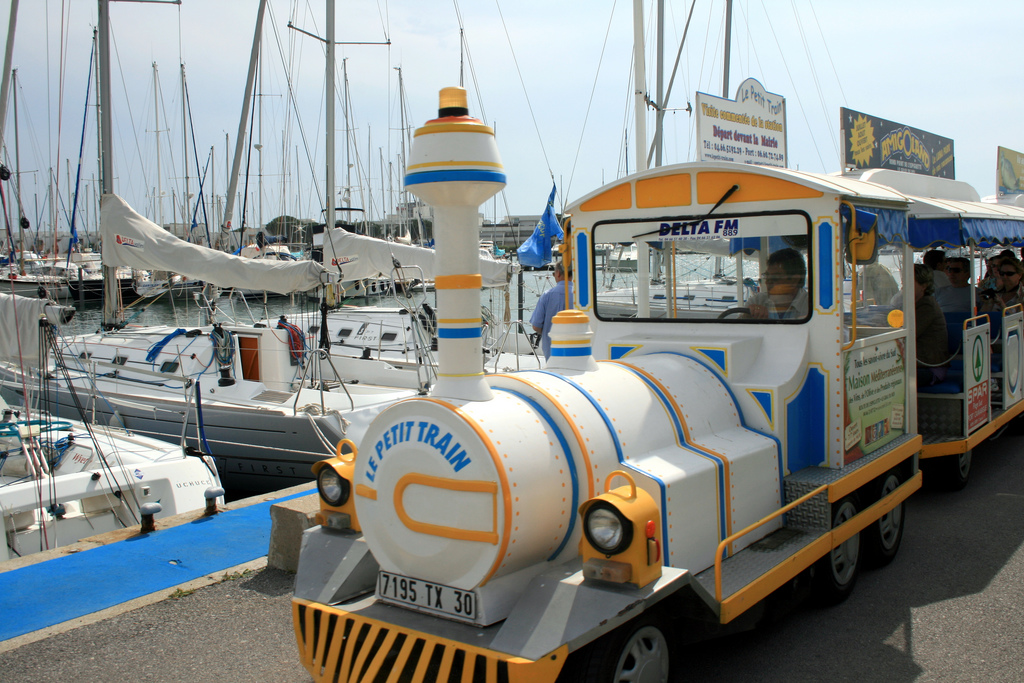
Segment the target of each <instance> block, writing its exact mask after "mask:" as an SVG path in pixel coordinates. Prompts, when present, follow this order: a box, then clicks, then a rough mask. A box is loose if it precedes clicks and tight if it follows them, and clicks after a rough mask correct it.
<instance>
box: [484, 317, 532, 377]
mask: <svg viewBox="0 0 1024 683" xmlns="http://www.w3.org/2000/svg"><path fill="white" fill-rule="evenodd" d="M488 324H489V323H488ZM486 326H487V324H485V327H486ZM484 332H485V333H486V330H484ZM523 337H526V338H527V339H528V338H529V337H530V330H527V329H526V323H524V322H523V321H522V320H513V321H510V322H508V323H505V331H504V333H503V334H502V335H501V337H500V338H499V339H498V341H497V343H495V344H493V345H492V346H491V358H492V359H493V361H494V372H498V362H499V360H500V359H501V356H502V354H504V353H511V354H514V355H515V357H516V370H517V371H518V370H521V369H522V368H521V367H520V362H519V361H520V359H521V358H522V357H523V355H524V354H523V352H522V350H521V348H520V340H521V339H522V338H523ZM510 338H511V339H510ZM510 341H511V344H510V343H509V342H510ZM506 345H508V346H509V347H511V348H506ZM528 355H533V357H534V360H536V361H537V365H538V367H539V366H540V356H538V355H537V347H536V346H534V345H533V344H530V352H529V354H528ZM486 367H487V364H486V363H484V369H486Z"/></svg>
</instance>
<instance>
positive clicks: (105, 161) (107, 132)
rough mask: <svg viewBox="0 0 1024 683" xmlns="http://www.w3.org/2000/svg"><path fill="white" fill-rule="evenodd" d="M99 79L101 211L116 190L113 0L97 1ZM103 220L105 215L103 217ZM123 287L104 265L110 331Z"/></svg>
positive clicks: (118, 315) (105, 322)
mask: <svg viewBox="0 0 1024 683" xmlns="http://www.w3.org/2000/svg"><path fill="white" fill-rule="evenodd" d="M98 2H99V20H98V22H97V31H98V37H99V63H100V79H99V83H98V86H99V87H98V88H97V89H96V97H97V100H98V107H99V111H100V187H101V188H102V191H103V195H104V197H103V198H101V199H100V211H101V213H102V206H103V201H104V200H105V196H106V195H109V194H113V193H114V164H113V159H114V153H113V146H112V132H111V131H112V128H113V126H112V111H111V104H110V0H98ZM100 220H102V218H101V219H100ZM120 294H121V289H120V287H119V286H118V282H117V269H116V268H113V267H112V266H108V265H106V264H104V266H103V327H104V328H105V329H108V330H111V329H114V328H115V327H118V326H119V325H120V323H121V320H122V316H121V307H120V306H119V305H118V299H119V297H120Z"/></svg>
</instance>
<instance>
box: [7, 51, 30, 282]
mask: <svg viewBox="0 0 1024 683" xmlns="http://www.w3.org/2000/svg"><path fill="white" fill-rule="evenodd" d="M11 78H12V80H13V81H14V191H15V192H16V193H17V198H18V272H20V273H21V274H22V275H24V274H25V224H26V223H28V220H27V219H26V218H25V207H24V206H22V204H21V144H20V142H21V136H20V135H19V134H18V70H17V69H15V70H14V72H13V73H12V74H11Z"/></svg>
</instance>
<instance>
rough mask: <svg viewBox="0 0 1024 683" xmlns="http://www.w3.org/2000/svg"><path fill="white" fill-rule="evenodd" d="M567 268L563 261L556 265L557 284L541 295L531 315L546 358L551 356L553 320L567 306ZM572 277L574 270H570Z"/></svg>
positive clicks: (531, 320)
mask: <svg viewBox="0 0 1024 683" xmlns="http://www.w3.org/2000/svg"><path fill="white" fill-rule="evenodd" d="M565 275H566V273H565V269H564V267H563V266H562V263H561V261H559V262H558V263H557V264H556V265H555V286H554V287H552V288H551V289H549V290H548V291H546V292H544V293H543V294H541V295H540V298H539V299H537V307H536V308H535V309H534V310H533V315H532V316H531V317H530V324H531V325H533V330H534V332H536V333H537V334H539V335H540V348H541V351H543V352H544V359H545V360H549V359H550V358H551V337H550V336H549V335H550V333H551V321H552V320H553V319H554V317H555V314H557V313H558V312H559V311H561V310H563V309H564V308H565V288H566V284H565V282H566V277H565ZM569 277H570V278H571V277H572V271H571V270H570V271H569ZM568 286H569V297H570V298H572V285H571V284H569V285H568Z"/></svg>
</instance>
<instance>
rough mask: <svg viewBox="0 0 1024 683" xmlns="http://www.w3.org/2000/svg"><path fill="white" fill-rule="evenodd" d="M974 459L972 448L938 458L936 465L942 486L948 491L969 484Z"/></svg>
mask: <svg viewBox="0 0 1024 683" xmlns="http://www.w3.org/2000/svg"><path fill="white" fill-rule="evenodd" d="M972 459H973V458H972V453H971V451H970V450H968V451H965V452H963V453H957V454H955V455H944V456H942V457H941V458H937V459H936V463H935V465H936V468H937V470H938V475H939V483H940V484H941V485H942V487H943V488H944V489H946V490H947V491H960V490H962V489H963V488H964V487H965V486H967V481H968V480H969V479H970V478H971V460H972Z"/></svg>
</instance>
